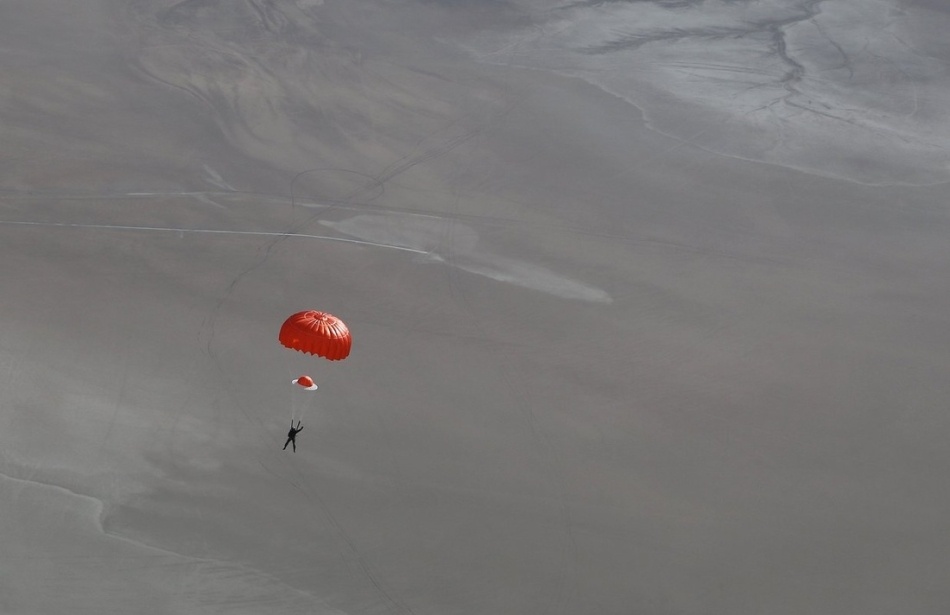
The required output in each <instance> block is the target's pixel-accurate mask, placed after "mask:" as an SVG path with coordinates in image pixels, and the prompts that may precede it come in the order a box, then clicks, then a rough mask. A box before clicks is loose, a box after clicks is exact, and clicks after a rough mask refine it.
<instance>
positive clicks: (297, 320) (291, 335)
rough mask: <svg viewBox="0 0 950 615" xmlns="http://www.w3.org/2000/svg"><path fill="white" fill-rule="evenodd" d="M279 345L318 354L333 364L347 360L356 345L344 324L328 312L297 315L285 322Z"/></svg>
mask: <svg viewBox="0 0 950 615" xmlns="http://www.w3.org/2000/svg"><path fill="white" fill-rule="evenodd" d="M278 339H279V340H280V343H281V344H283V345H284V346H286V347H287V348H290V349H291V350H299V351H300V352H306V353H307V354H315V355H317V356H318V357H324V358H326V359H329V360H331V361H339V360H341V359H345V358H346V357H347V356H349V354H350V345H351V344H352V343H353V340H352V338H351V337H350V330H349V329H347V328H346V325H345V324H343V321H342V320H340V319H339V318H337V317H336V316H334V315H333V314H327V313H326V312H317V311H316V310H307V311H306V312H297V313H296V314H294V315H293V316H291V317H290V318H288V319H287V320H285V321H284V324H283V325H281V327H280V335H278Z"/></svg>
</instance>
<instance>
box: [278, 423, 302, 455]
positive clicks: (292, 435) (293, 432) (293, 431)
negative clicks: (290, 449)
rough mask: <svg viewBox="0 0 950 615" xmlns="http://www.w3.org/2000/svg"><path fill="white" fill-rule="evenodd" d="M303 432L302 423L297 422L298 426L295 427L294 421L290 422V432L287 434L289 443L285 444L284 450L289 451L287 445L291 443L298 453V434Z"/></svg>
mask: <svg viewBox="0 0 950 615" xmlns="http://www.w3.org/2000/svg"><path fill="white" fill-rule="evenodd" d="M301 431H303V427H301V426H300V421H297V426H296V427H294V421H293V419H291V420H290V431H288V432H287V441H286V442H284V448H283V449H282V450H285V451H286V450H287V445H288V444H290V443H291V442H292V443H293V445H294V452H295V453H296V452H297V434H298V433H300V432H301Z"/></svg>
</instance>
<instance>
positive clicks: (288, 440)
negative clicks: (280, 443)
mask: <svg viewBox="0 0 950 615" xmlns="http://www.w3.org/2000/svg"><path fill="white" fill-rule="evenodd" d="M288 444H290V438H287V441H286V442H284V448H283V449H282V450H285V451H286V450H287V445H288Z"/></svg>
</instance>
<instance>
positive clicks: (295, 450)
mask: <svg viewBox="0 0 950 615" xmlns="http://www.w3.org/2000/svg"><path fill="white" fill-rule="evenodd" d="M294 452H295V453H296V452H297V441H296V440H294Z"/></svg>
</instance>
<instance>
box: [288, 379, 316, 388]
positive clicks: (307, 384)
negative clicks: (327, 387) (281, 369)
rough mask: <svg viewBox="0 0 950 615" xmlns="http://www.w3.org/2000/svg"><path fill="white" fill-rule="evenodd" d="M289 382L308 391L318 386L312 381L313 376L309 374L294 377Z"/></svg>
mask: <svg viewBox="0 0 950 615" xmlns="http://www.w3.org/2000/svg"><path fill="white" fill-rule="evenodd" d="M291 382H293V383H294V384H296V385H297V386H298V387H300V388H302V389H306V390H308V391H316V390H317V388H318V387H317V385H316V384H314V383H313V378H311V377H310V376H300V377H299V378H294V379H293V380H292V381H291Z"/></svg>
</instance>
